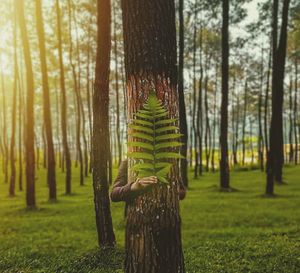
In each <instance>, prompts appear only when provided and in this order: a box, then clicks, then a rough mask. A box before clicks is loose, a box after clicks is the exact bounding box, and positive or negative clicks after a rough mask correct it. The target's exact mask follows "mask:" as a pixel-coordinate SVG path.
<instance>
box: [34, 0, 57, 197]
mask: <svg viewBox="0 0 300 273" xmlns="http://www.w3.org/2000/svg"><path fill="white" fill-rule="evenodd" d="M35 4H36V26H37V34H38V39H39V50H40V62H41V71H42V83H43V112H44V126H45V136H46V144H47V145H46V147H47V152H46V155H47V184H48V186H49V200H52V201H55V200H56V172H55V153H54V145H53V133H52V118H51V104H50V94H49V83H48V68H47V61H46V46H45V34H44V21H43V13H42V1H41V0H36V1H35ZM44 152H45V151H44Z"/></svg>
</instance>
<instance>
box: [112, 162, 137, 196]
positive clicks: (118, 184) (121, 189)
mask: <svg viewBox="0 0 300 273" xmlns="http://www.w3.org/2000/svg"><path fill="white" fill-rule="evenodd" d="M132 183H133V182H132ZM132 183H129V184H128V183H127V160H125V161H123V162H122V163H121V165H120V167H119V172H118V176H117V178H116V180H115V183H114V185H113V188H112V191H111V194H110V198H111V200H112V201H113V202H120V201H125V202H130V201H132V199H133V198H134V194H133V193H132V192H131V184H132Z"/></svg>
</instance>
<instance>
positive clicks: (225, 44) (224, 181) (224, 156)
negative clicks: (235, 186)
mask: <svg viewBox="0 0 300 273" xmlns="http://www.w3.org/2000/svg"><path fill="white" fill-rule="evenodd" d="M222 5H223V22H222V102H221V129H220V146H221V159H220V186H221V188H224V189H228V188H229V163H228V80H229V77H228V72H229V71H228V66H229V65H228V62H229V41H228V40H229V37H228V25H229V0H224V1H223V2H222Z"/></svg>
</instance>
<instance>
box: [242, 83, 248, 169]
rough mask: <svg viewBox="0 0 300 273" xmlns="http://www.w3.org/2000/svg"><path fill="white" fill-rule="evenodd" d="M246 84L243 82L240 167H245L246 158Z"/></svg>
mask: <svg viewBox="0 0 300 273" xmlns="http://www.w3.org/2000/svg"><path fill="white" fill-rule="evenodd" d="M247 89H248V82H247V79H246V80H245V87H244V113H243V132H242V153H243V154H242V156H243V157H242V165H245V158H246V123H247V107H248V96H247Z"/></svg>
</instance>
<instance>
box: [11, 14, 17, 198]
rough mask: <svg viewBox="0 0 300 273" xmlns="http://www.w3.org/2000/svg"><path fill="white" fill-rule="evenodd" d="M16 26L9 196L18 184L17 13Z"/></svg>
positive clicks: (13, 193)
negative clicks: (16, 156)
mask: <svg viewBox="0 0 300 273" xmlns="http://www.w3.org/2000/svg"><path fill="white" fill-rule="evenodd" d="M12 17H13V18H14V19H13V26H14V30H13V31H14V38H13V39H14V85H13V106H12V115H11V118H12V120H11V125H12V126H11V140H10V166H11V168H10V169H11V171H10V185H9V196H15V187H16V186H15V185H16V159H15V149H16V148H15V143H16V118H17V89H18V73H19V72H18V60H17V25H16V23H17V21H16V13H15V12H14V14H13V16H12Z"/></svg>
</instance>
